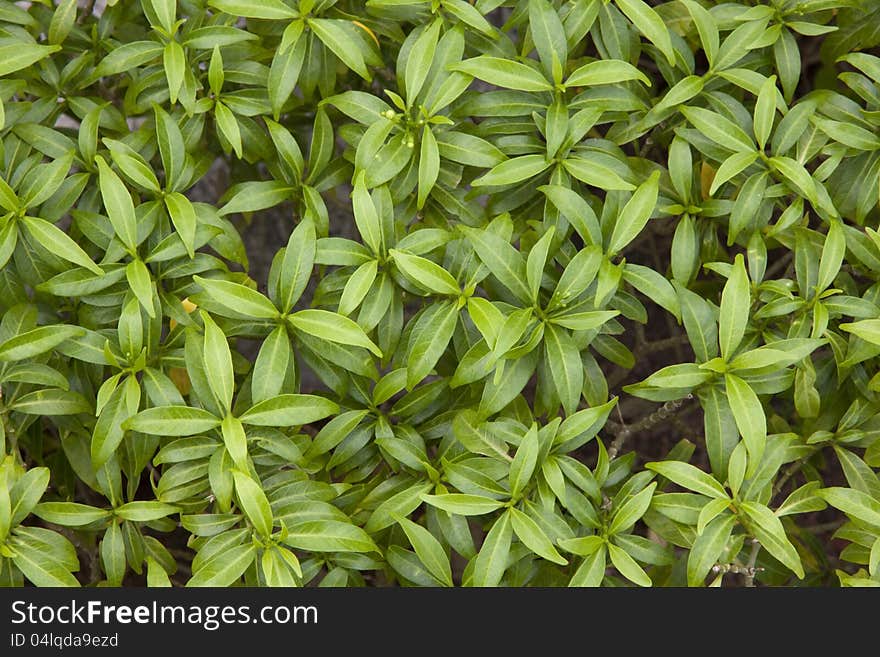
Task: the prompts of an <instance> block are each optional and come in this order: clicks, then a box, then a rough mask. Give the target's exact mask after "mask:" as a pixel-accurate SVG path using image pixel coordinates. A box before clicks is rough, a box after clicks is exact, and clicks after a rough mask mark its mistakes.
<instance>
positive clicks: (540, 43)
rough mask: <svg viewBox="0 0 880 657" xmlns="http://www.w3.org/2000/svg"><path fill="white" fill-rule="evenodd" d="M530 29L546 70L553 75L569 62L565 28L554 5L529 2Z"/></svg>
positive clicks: (545, 1) (537, 0) (543, 1)
mask: <svg viewBox="0 0 880 657" xmlns="http://www.w3.org/2000/svg"><path fill="white" fill-rule="evenodd" d="M528 4H529V29H530V33H531V35H532V40H534V42H535V48H536V49H537V50H538V57H539V59H540V60H541V63H542V64H543V65H544V70H545V71H546V72H547V73H550V74H552V73H553V68H554V62H555V66H557V67H559V68H560V69H561V68H562V67H564V66H565V63H566V62H567V61H568V43H567V42H566V39H565V28H564V27H563V25H562V21H561V20H560V19H559V14H557V13H556V9H554V7H553V5H551V4H550V3H549V2H548V1H547V0H529V3H528Z"/></svg>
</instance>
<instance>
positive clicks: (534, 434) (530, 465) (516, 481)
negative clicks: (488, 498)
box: [508, 424, 540, 499]
mask: <svg viewBox="0 0 880 657" xmlns="http://www.w3.org/2000/svg"><path fill="white" fill-rule="evenodd" d="M539 450H540V443H539V441H538V427H537V425H536V424H533V425H532V427H531V428H530V429H529V430H528V431H527V432H526V434H525V435H524V436H523V437H522V440H521V441H520V443H519V446H518V447H517V449H516V454H515V455H514V457H513V461H511V463H510V472H509V474H508V479H509V481H510V497H511V498H513V499H516V498H518V497H519V496H520V494H521V493H522V492H523V490H524V489H525V487H526V486H527V485H528V483H529V481H530V480H531V478H532V475H533V474H534V472H535V466H536V465H537V463H538V452H539Z"/></svg>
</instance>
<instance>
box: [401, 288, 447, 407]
mask: <svg viewBox="0 0 880 657" xmlns="http://www.w3.org/2000/svg"><path fill="white" fill-rule="evenodd" d="M457 323H458V307H457V305H456V303H455V302H454V301H444V302H440V303H436V304H434V305H432V306H431V307H430V308H429V309H428V310H427V311H425V314H424V315H422V317H421V319H420V320H419V323H418V324H417V326H416V328H415V329H414V330H413V334H412V342H411V344H410V348H409V353H408V354H407V359H406V370H407V374H406V387H407V389H409V390H412V389H413V388H415V387H416V385H417V384H418V383H419V382H420V381H422V380H423V379H424V378H425V377H426V376H428V374H429V373H430V372H431V370H432V369H433V368H434V366H435V365H436V364H437V362H438V361H439V360H440V358H441V356H442V355H443V352H444V351H446V347H447V345H448V344H449V341H450V340H451V339H452V334H453V332H454V331H455V326H456V324H457Z"/></svg>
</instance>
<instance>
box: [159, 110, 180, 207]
mask: <svg viewBox="0 0 880 657" xmlns="http://www.w3.org/2000/svg"><path fill="white" fill-rule="evenodd" d="M153 112H154V114H155V118H156V140H157V141H158V143H159V153H160V155H161V157H162V166H163V167H164V168H165V187H166V189H169V190H177V188H178V186H179V184H180V182H181V177H182V176H183V172H184V168H185V164H186V146H185V144H184V141H183V135H182V134H181V132H180V127H179V126H178V125H177V122H176V121H175V120H174V119H172V118H171V116H170V115H169V114H168V113H167V112H166V111H165V110H163V109H162V108H161V107H159V106H158V105H153Z"/></svg>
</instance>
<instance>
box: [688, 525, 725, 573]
mask: <svg viewBox="0 0 880 657" xmlns="http://www.w3.org/2000/svg"><path fill="white" fill-rule="evenodd" d="M735 524H736V516H733V515H730V514H728V515H723V516H718V517H717V518H715V519H714V520H713V521H712V522H710V523H709V524H708V525H707V526H706V527H705V528H704V529H703V532H702V533H701V534H700V535H699V536H697V539H696V540H695V541H694V544H693V547H691V550H690V553H689V554H688V560H687V581H688V586H700V585H701V584H702V583H703V581H704V580H705V579H706V575H708V574H709V571H710V570H712V566H714V565H715V564H716V563H717V562H718V558H719V557H720V556H721V554H722V553H723V552H724V549H725V548H726V547H727V541H728V540H729V539H730V534H731V532H733V527H734V525H735Z"/></svg>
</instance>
